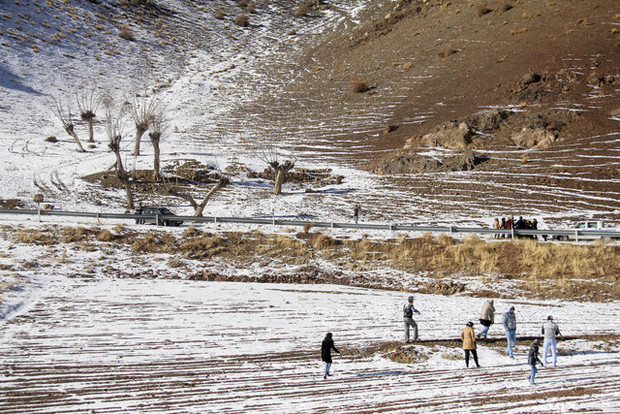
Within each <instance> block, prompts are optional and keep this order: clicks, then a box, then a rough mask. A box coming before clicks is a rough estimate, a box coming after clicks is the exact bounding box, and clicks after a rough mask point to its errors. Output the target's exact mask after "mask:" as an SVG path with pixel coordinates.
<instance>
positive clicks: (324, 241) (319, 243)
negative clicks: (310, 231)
mask: <svg viewBox="0 0 620 414" xmlns="http://www.w3.org/2000/svg"><path fill="white" fill-rule="evenodd" d="M334 244H335V242H334V239H332V238H331V237H330V236H328V235H326V234H317V235H316V237H314V238H313V239H312V247H314V248H315V249H317V250H321V249H326V248H328V247H330V246H333V245H334Z"/></svg>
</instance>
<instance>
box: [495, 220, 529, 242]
mask: <svg viewBox="0 0 620 414" xmlns="http://www.w3.org/2000/svg"><path fill="white" fill-rule="evenodd" d="M493 228H494V229H498V230H500V229H512V228H514V229H518V230H520V229H529V230H538V220H536V219H533V220H525V219H523V217H522V216H520V217H519V219H518V220H517V221H514V219H513V218H512V217H508V218H502V219H501V220H500V219H499V218H495V219H493ZM505 237H506V235H505V234H499V233H497V234H495V238H496V239H499V238H502V239H503V238H505Z"/></svg>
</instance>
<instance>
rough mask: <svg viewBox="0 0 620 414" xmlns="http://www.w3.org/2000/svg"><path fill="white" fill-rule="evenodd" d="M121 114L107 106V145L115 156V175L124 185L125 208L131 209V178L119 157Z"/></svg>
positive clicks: (121, 136) (121, 132)
mask: <svg viewBox="0 0 620 414" xmlns="http://www.w3.org/2000/svg"><path fill="white" fill-rule="evenodd" d="M122 125H123V115H122V111H121V112H119V114H118V115H117V116H116V115H113V114H112V111H111V110H110V108H108V111H107V115H106V132H107V135H108V139H109V140H110V142H109V144H108V146H109V147H110V150H111V151H112V152H113V153H114V155H115V156H116V164H115V165H114V171H115V172H116V177H117V178H118V179H119V181H120V182H121V183H122V184H123V186H124V187H125V195H126V196H127V209H129V210H132V209H133V208H134V206H133V192H132V190H131V180H130V177H129V174H128V173H127V171H126V170H125V167H123V159H122V158H121V140H122V138H123V131H122Z"/></svg>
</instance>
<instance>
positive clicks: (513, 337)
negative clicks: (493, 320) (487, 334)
mask: <svg viewBox="0 0 620 414" xmlns="http://www.w3.org/2000/svg"><path fill="white" fill-rule="evenodd" d="M502 325H504V331H505V332H506V341H507V344H506V355H508V356H509V357H510V358H514V356H513V355H512V348H513V347H514V346H515V343H516V342H517V316H516V315H515V307H514V306H511V307H510V308H509V309H508V312H506V313H505V314H504V317H503V319H502Z"/></svg>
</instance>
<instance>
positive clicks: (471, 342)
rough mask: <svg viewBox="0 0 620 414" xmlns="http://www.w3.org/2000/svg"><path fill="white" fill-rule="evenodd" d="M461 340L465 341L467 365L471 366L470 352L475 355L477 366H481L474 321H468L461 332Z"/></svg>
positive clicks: (464, 348)
mask: <svg viewBox="0 0 620 414" xmlns="http://www.w3.org/2000/svg"><path fill="white" fill-rule="evenodd" d="M461 340H462V341H463V350H464V351H465V366H466V367H467V368H469V353H470V352H471V355H472V356H473V357H474V362H475V363H476V368H480V364H478V353H477V352H476V336H475V335H474V323H473V322H467V324H466V325H465V329H463V332H461Z"/></svg>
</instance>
